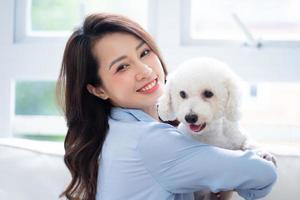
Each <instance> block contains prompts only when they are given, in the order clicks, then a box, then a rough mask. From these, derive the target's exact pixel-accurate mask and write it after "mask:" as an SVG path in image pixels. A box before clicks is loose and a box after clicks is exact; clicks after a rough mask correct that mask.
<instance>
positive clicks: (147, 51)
mask: <svg viewBox="0 0 300 200" xmlns="http://www.w3.org/2000/svg"><path fill="white" fill-rule="evenodd" d="M149 53H150V49H146V50H144V51H143V52H142V53H141V58H142V57H144V56H146V55H148V54H149Z"/></svg>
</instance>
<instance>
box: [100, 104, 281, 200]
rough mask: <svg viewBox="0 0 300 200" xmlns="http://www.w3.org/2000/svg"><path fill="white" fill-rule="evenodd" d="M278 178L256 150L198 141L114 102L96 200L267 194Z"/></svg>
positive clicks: (178, 199) (189, 199)
mask: <svg viewBox="0 0 300 200" xmlns="http://www.w3.org/2000/svg"><path fill="white" fill-rule="evenodd" d="M276 178H277V173H276V169H275V167H274V166H273V164H272V163H271V162H269V161H266V160H264V159H261V158H260V157H258V156H257V155H256V154H255V153H254V152H252V151H246V152H243V151H231V150H226V149H221V148H217V147H213V146H210V145H207V144H203V143H199V142H198V141H195V140H193V139H192V138H190V137H189V136H187V135H185V134H183V133H181V132H179V131H178V130H177V129H176V128H174V127H173V126H171V125H169V124H165V123H160V122H157V121H156V120H154V119H153V118H152V117H151V116H150V115H148V114H146V113H145V112H143V111H141V110H136V109H123V108H113V110H112V113H111V117H110V118H109V131H108V134H107V137H106V139H105V142H104V145H103V149H102V154H101V155H100V165H99V175H98V184H97V185H98V186H97V187H98V188H97V197H96V199H97V200H192V199H193V194H192V193H193V192H195V191H199V190H203V189H210V190H211V191H213V192H219V191H225V190H233V189H235V190H236V191H237V192H238V194H239V195H240V196H242V197H244V198H245V199H247V200H251V199H257V198H261V197H264V196H266V195H267V194H268V193H269V192H270V190H271V188H272V186H273V184H274V182H275V180H276Z"/></svg>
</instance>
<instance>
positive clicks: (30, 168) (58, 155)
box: [0, 139, 70, 200]
mask: <svg viewBox="0 0 300 200" xmlns="http://www.w3.org/2000/svg"><path fill="white" fill-rule="evenodd" d="M69 181H70V173H69V171H68V170H67V168H66V166H65V164H64V162H63V143H62V142H61V143H55V142H39V141H31V140H22V139H0V199H1V200H55V199H59V194H60V193H61V192H62V191H63V189H64V188H65V187H66V185H67V184H68V182H69Z"/></svg>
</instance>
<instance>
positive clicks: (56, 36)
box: [14, 0, 157, 44]
mask: <svg viewBox="0 0 300 200" xmlns="http://www.w3.org/2000/svg"><path fill="white" fill-rule="evenodd" d="M156 3H157V2H153V1H151V0H147V4H148V9H147V12H148V13H147V30H148V31H149V32H150V33H152V32H154V29H155V28H154V23H153V21H154V20H155V19H153V18H152V17H150V16H151V14H150V13H151V11H152V10H154V9H155V8H157V4H156ZM30 5H31V0H15V23H14V24H15V27H14V43H55V44H61V43H64V42H65V41H66V39H67V38H68V37H69V36H70V35H71V33H72V31H70V32H69V31H49V32H47V31H41V32H38V31H37V34H30V33H29V32H30V31H29V30H28V28H29V27H30V26H29V25H30V14H31V13H30ZM80 12H81V13H80V16H81V18H82V19H81V20H83V19H84V16H85V13H84V9H80ZM153 13H155V12H153ZM153 13H152V14H153Z"/></svg>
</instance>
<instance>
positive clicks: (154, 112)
mask: <svg viewBox="0 0 300 200" xmlns="http://www.w3.org/2000/svg"><path fill="white" fill-rule="evenodd" d="M142 110H143V111H144V112H145V113H147V114H148V115H150V116H151V117H153V118H154V119H155V120H157V121H159V117H158V113H157V106H156V105H154V106H151V107H147V108H143V109H142Z"/></svg>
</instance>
